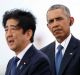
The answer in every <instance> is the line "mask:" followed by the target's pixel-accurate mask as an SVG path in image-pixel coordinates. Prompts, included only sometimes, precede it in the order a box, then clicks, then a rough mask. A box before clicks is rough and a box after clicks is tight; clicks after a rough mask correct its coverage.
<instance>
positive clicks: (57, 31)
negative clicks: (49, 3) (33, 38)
mask: <svg viewBox="0 0 80 75" xmlns="http://www.w3.org/2000/svg"><path fill="white" fill-rule="evenodd" d="M61 31H62V29H55V30H54V31H53V32H54V33H60V32H61Z"/></svg>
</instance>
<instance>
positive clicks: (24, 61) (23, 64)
mask: <svg viewBox="0 0 80 75" xmlns="http://www.w3.org/2000/svg"><path fill="white" fill-rule="evenodd" d="M34 49H35V48H34V46H33V45H32V46H31V47H30V48H29V50H28V51H27V52H26V53H25V55H24V56H23V58H22V60H21V62H20V64H19V66H18V67H17V74H18V75H20V74H21V72H22V71H23V70H24V69H25V68H26V69H28V67H29V63H30V60H31V58H32V57H33V55H34V52H35V51H34Z"/></svg>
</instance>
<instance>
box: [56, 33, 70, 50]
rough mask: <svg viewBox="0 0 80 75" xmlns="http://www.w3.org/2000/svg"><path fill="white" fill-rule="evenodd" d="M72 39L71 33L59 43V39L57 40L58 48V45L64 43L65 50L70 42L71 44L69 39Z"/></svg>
mask: <svg viewBox="0 0 80 75" xmlns="http://www.w3.org/2000/svg"><path fill="white" fill-rule="evenodd" d="M70 39H71V34H70V35H69V36H68V37H67V38H66V39H65V40H64V41H63V42H62V43H59V42H58V41H57V40H56V41H55V42H56V47H55V48H56V49H57V47H58V45H60V44H61V45H62V46H63V47H64V50H65V49H66V48H67V46H68V44H69V41H70Z"/></svg>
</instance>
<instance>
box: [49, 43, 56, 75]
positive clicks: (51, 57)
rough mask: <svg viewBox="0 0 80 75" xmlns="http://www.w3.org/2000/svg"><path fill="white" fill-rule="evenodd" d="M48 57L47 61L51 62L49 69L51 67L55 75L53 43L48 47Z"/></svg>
mask: <svg viewBox="0 0 80 75" xmlns="http://www.w3.org/2000/svg"><path fill="white" fill-rule="evenodd" d="M48 48H49V49H48V54H49V55H48V56H49V59H50V60H51V67H52V71H53V75H56V69H55V42H53V43H51V44H50V45H49V46H48Z"/></svg>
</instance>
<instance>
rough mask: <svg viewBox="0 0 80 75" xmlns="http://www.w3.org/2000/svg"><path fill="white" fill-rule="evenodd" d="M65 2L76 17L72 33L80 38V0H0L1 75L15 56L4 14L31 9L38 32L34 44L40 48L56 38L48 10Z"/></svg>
mask: <svg viewBox="0 0 80 75" xmlns="http://www.w3.org/2000/svg"><path fill="white" fill-rule="evenodd" d="M54 4H64V5H66V6H67V7H68V8H69V9H70V11H71V16H73V17H74V24H73V26H71V33H72V34H73V35H74V36H75V37H76V38H78V39H80V25H79V24H80V21H79V19H80V1H79V0H0V36H1V37H0V75H4V73H5V70H6V66H7V63H8V61H9V59H10V58H11V57H13V56H14V52H12V51H11V50H10V49H9V47H8V45H7V43H6V40H5V32H4V28H3V26H2V18H3V14H4V12H5V11H7V10H11V9H16V8H19V9H24V10H27V11H30V12H31V13H32V14H33V15H34V16H35V17H36V21H37V24H36V27H37V29H36V32H35V36H34V45H35V46H36V48H38V49H40V48H42V47H44V46H46V45H47V44H49V43H51V42H52V41H54V40H55V38H54V36H52V34H51V32H50V31H49V29H48V28H47V22H46V12H47V10H48V8H49V7H50V6H51V5H54Z"/></svg>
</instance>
